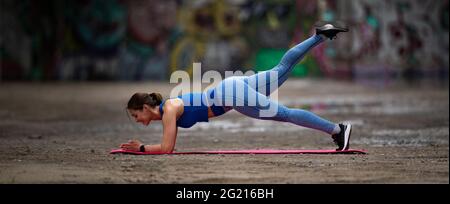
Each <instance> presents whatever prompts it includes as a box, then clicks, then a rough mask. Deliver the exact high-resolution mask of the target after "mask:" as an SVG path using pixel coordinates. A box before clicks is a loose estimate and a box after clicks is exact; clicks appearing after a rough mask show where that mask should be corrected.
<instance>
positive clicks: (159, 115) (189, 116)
mask: <svg viewBox="0 0 450 204" xmlns="http://www.w3.org/2000/svg"><path fill="white" fill-rule="evenodd" d="M347 31H348V29H346V28H343V27H338V26H337V25H336V24H335V23H327V22H324V23H320V24H316V33H315V34H314V35H313V36H312V37H310V38H308V39H307V40H305V41H303V42H301V43H300V44H297V45H296V46H294V47H293V48H291V49H289V50H288V51H287V52H286V54H285V55H284V56H283V58H282V59H281V61H280V63H279V64H278V65H277V66H275V67H274V68H272V69H271V70H268V71H264V72H259V73H257V74H254V75H252V76H239V77H229V78H226V79H224V80H223V81H221V82H220V83H219V84H218V85H217V86H215V87H214V88H211V89H208V90H207V91H205V92H203V93H189V94H184V95H181V96H179V97H177V98H170V99H167V100H163V99H162V97H161V94H159V93H151V94H147V93H135V94H134V95H133V96H132V97H131V98H130V100H129V101H128V105H127V110H128V112H129V114H130V115H131V116H132V117H133V118H134V119H135V121H136V122H138V123H142V124H144V125H148V124H150V122H151V121H153V120H162V124H163V137H162V142H161V144H156V145H144V144H142V143H141V142H140V141H138V140H130V141H128V143H124V144H121V145H120V148H122V149H124V150H128V151H141V152H155V153H172V152H173V150H174V147H175V142H176V138H177V131H178V127H182V128H190V127H192V126H193V125H194V124H195V123H197V122H208V119H209V118H212V117H218V116H220V115H222V114H224V113H226V112H228V111H230V110H232V109H234V110H236V111H237V112H239V113H241V114H244V115H246V116H249V117H251V118H257V119H261V120H274V121H280V122H290V123H293V124H296V125H299V126H303V127H308V128H312V129H315V130H319V131H322V132H325V133H327V134H330V135H331V137H332V139H333V141H334V143H335V144H336V145H337V146H338V148H337V149H336V150H338V151H342V150H347V149H348V148H349V146H350V143H349V140H350V135H351V130H352V129H351V128H352V126H351V125H350V124H336V123H332V122H330V121H328V120H326V119H323V118H321V117H319V116H317V115H316V114H314V113H312V112H309V111H306V110H302V109H293V108H288V107H286V106H284V105H282V104H279V103H277V102H275V101H273V100H270V98H268V97H267V96H269V95H270V94H271V93H272V92H273V91H275V90H276V88H278V87H280V86H281V85H282V84H283V83H284V82H285V81H286V80H287V78H288V75H289V73H290V71H291V70H292V69H293V67H294V66H295V65H296V64H297V63H298V62H299V61H300V60H301V59H302V58H303V56H304V55H305V54H306V53H307V52H308V51H309V50H311V49H312V48H314V47H315V46H317V45H318V44H320V43H322V42H324V41H325V40H326V39H327V38H329V39H330V40H331V39H334V38H336V35H337V34H338V33H340V32H347ZM272 76H276V78H275V79H273V77H272ZM263 79H268V80H263ZM238 87H240V89H238ZM271 87H275V88H271ZM239 90H240V91H239ZM255 100H256V103H255ZM195 101H197V102H198V101H200V103H197V104H196V102H195ZM261 104H264V105H261Z"/></svg>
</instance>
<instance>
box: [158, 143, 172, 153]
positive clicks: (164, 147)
mask: <svg viewBox="0 0 450 204" xmlns="http://www.w3.org/2000/svg"><path fill="white" fill-rule="evenodd" d="M173 149H174V146H172V145H161V153H164V154H170V153H172V152H173Z"/></svg>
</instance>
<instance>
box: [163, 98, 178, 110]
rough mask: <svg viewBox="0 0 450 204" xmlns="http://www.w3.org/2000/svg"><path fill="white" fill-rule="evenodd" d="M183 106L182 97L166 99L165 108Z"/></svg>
mask: <svg viewBox="0 0 450 204" xmlns="http://www.w3.org/2000/svg"><path fill="white" fill-rule="evenodd" d="M180 107H183V100H181V99H180V98H169V99H167V100H165V101H164V104H163V109H164V110H166V109H172V108H180Z"/></svg>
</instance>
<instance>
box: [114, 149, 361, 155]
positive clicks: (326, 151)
mask: <svg viewBox="0 0 450 204" xmlns="http://www.w3.org/2000/svg"><path fill="white" fill-rule="evenodd" d="M117 153H122V154H135V155H159V154H166V153H159V152H135V151H128V150H123V149H115V150H112V151H111V152H110V154H117ZM366 153H367V152H366V151H365V150H363V149H349V150H344V151H336V150H334V149H316V150H307V149H304V150H294V149H292V150H279V149H249V150H218V151H192V152H172V153H170V154H366Z"/></svg>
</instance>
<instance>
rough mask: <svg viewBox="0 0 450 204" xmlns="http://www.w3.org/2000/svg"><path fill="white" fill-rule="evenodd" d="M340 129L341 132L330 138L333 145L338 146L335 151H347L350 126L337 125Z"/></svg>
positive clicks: (350, 131)
mask: <svg viewBox="0 0 450 204" xmlns="http://www.w3.org/2000/svg"><path fill="white" fill-rule="evenodd" d="M339 127H340V128H341V132H339V133H338V134H334V135H332V136H331V137H332V138H333V141H334V143H335V144H336V145H337V146H338V148H337V149H336V150H337V151H342V150H348V148H349V147H350V135H351V134H352V125H350V124H347V125H344V124H339Z"/></svg>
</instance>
